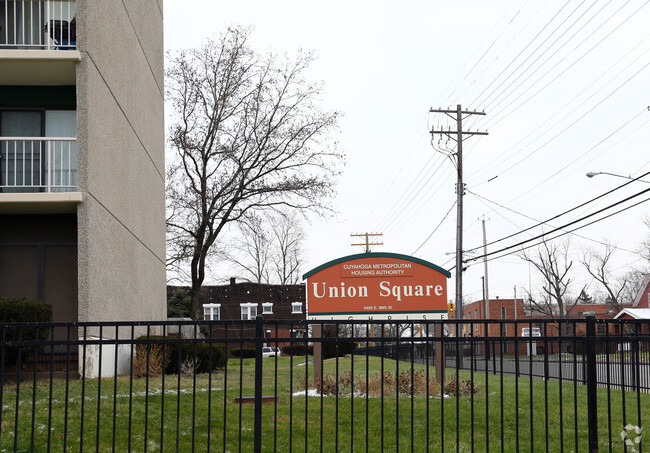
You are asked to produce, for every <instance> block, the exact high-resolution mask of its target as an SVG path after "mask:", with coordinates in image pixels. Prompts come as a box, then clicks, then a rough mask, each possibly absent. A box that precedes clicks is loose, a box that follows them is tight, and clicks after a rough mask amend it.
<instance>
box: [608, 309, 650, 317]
mask: <svg viewBox="0 0 650 453" xmlns="http://www.w3.org/2000/svg"><path fill="white" fill-rule="evenodd" d="M623 315H628V316H631V317H632V318H634V319H650V308H624V309H623V310H621V311H620V312H618V313H617V314H616V316H614V319H618V318H620V317H621V316H623Z"/></svg>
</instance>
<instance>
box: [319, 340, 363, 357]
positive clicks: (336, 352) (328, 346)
mask: <svg viewBox="0 0 650 453" xmlns="http://www.w3.org/2000/svg"><path fill="white" fill-rule="evenodd" d="M356 347H357V343H356V342H354V341H338V342H335V343H334V342H332V343H330V342H323V358H325V359H331V358H334V357H343V356H346V355H348V354H351V353H352V351H353V350H355V349H356Z"/></svg>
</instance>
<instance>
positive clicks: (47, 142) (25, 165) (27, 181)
mask: <svg viewBox="0 0 650 453" xmlns="http://www.w3.org/2000/svg"><path fill="white" fill-rule="evenodd" d="M76 187H77V140H76V138H58V137H0V192H21V193H22V192H70V191H74V190H76Z"/></svg>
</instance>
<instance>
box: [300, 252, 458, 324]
mask: <svg viewBox="0 0 650 453" xmlns="http://www.w3.org/2000/svg"><path fill="white" fill-rule="evenodd" d="M450 276H451V274H449V272H447V271H446V270H444V269H442V268H440V267H438V266H436V265H435V264H432V263H429V262H427V261H424V260H421V259H419V258H414V257H411V256H406V255H399V254H395V253H362V254H358V255H351V256H346V257H343V258H339V259H337V260H333V261H330V262H328V263H325V264H323V265H321V266H319V267H317V268H315V269H313V270H311V271H309V272H307V273H306V274H305V275H304V276H303V278H304V279H306V280H307V319H314V320H330V319H379V320H390V319H395V320H422V319H446V318H447V278H449V277H450Z"/></svg>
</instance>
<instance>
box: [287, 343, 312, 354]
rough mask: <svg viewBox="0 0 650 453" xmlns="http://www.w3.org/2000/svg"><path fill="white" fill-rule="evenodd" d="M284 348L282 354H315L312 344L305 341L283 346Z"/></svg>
mask: <svg viewBox="0 0 650 453" xmlns="http://www.w3.org/2000/svg"><path fill="white" fill-rule="evenodd" d="M280 349H281V350H282V354H285V355H307V354H309V355H313V354H314V347H313V346H312V345H306V344H304V343H294V344H292V345H288V346H282V348H280Z"/></svg>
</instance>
